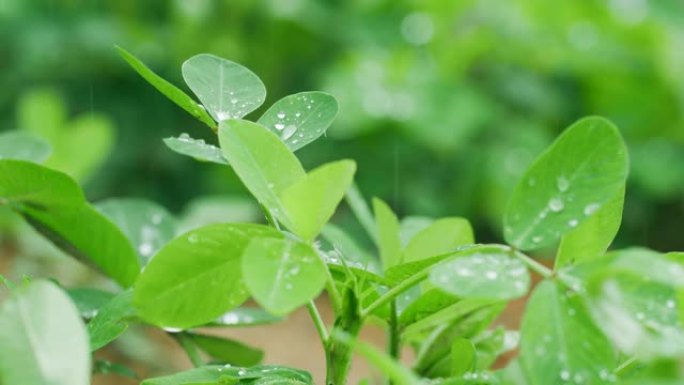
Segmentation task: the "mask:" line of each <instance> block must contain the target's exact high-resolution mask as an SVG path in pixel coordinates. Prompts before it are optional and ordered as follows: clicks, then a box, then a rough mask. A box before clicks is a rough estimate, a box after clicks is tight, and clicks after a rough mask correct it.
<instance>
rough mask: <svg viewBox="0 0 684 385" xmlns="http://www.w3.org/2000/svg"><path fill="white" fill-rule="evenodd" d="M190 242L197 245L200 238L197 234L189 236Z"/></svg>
mask: <svg viewBox="0 0 684 385" xmlns="http://www.w3.org/2000/svg"><path fill="white" fill-rule="evenodd" d="M188 242H190V243H197V242H199V236H198V235H197V234H190V235H188Z"/></svg>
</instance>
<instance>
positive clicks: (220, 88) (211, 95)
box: [182, 53, 266, 123]
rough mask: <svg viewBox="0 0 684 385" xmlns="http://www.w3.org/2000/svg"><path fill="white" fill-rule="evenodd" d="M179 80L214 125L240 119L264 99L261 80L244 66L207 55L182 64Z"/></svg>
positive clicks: (264, 91) (196, 56) (195, 57)
mask: <svg viewBox="0 0 684 385" xmlns="http://www.w3.org/2000/svg"><path fill="white" fill-rule="evenodd" d="M182 72H183V79H185V82H186V83H187V84H188V86H189V87H190V89H191V90H192V92H194V93H195V95H197V97H198V98H199V100H200V101H201V102H202V105H204V108H206V110H207V111H208V112H209V114H211V116H212V117H213V118H214V120H216V121H217V122H219V123H220V122H221V121H223V120H226V119H240V118H242V117H243V116H245V115H247V114H248V113H250V112H252V111H254V110H256V109H257V108H259V106H261V104H262V103H263V102H264V100H265V99H266V87H265V86H264V83H262V82H261V79H259V77H258V76H257V75H256V74H254V72H252V71H250V70H249V69H247V68H246V67H244V66H242V65H240V64H238V63H235V62H232V61H230V60H226V59H223V58H220V57H218V56H214V55H210V54H206V53H204V54H199V55H195V56H193V57H191V58H190V59H188V60H186V61H185V63H183V67H182Z"/></svg>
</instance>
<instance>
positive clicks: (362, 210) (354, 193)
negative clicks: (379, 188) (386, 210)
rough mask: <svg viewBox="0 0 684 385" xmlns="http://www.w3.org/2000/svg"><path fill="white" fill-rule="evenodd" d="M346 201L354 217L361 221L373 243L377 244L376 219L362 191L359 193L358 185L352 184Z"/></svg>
mask: <svg viewBox="0 0 684 385" xmlns="http://www.w3.org/2000/svg"><path fill="white" fill-rule="evenodd" d="M345 200H346V202H347V204H348V205H349V208H350V209H351V211H352V212H353V213H354V216H356V219H357V220H358V221H359V223H360V224H361V226H363V229H364V230H366V233H367V234H368V236H369V237H370V239H371V240H372V241H373V242H377V237H378V236H377V229H376V226H375V218H374V217H373V214H372V213H371V211H370V208H369V207H368V203H366V200H365V199H364V198H363V195H362V194H361V191H359V187H358V186H357V185H356V183H352V185H351V186H350V187H349V190H347V194H346V195H345Z"/></svg>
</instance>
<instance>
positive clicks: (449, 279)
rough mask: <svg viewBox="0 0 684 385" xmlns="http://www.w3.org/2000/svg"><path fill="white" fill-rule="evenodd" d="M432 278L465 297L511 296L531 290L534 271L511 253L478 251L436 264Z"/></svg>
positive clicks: (517, 296)
mask: <svg viewBox="0 0 684 385" xmlns="http://www.w3.org/2000/svg"><path fill="white" fill-rule="evenodd" d="M430 282H432V284H434V285H435V286H437V287H438V288H440V289H442V290H444V291H446V292H447V293H451V294H454V295H457V296H459V297H462V298H480V299H496V300H509V299H514V298H519V297H522V296H524V295H525V294H527V290H528V289H529V287H530V273H529V271H528V270H527V267H526V266H525V264H523V263H522V262H521V261H520V260H518V259H514V258H511V257H510V256H509V255H508V254H507V253H504V252H498V253H475V254H472V255H469V256H465V257H461V258H455V259H452V260H449V261H447V262H444V263H441V264H439V265H436V266H435V267H434V268H432V271H431V272H430Z"/></svg>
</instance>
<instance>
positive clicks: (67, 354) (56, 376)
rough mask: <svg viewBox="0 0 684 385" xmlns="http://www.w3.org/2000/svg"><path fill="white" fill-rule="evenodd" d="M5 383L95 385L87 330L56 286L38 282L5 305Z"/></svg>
mask: <svg viewBox="0 0 684 385" xmlns="http://www.w3.org/2000/svg"><path fill="white" fill-rule="evenodd" d="M0 382H2V383H3V384H51V385H87V384H90V351H89V350H88V336H87V334H86V331H85V325H83V321H81V318H80V316H79V314H78V310H77V309H76V307H75V306H74V304H73V303H71V301H70V300H69V297H68V296H67V295H66V294H65V293H64V292H63V291H62V290H60V289H59V288H58V287H57V286H55V285H54V284H53V283H51V282H48V281H40V280H39V281H33V282H32V283H30V284H29V285H28V287H23V288H21V289H18V290H16V291H14V293H13V295H12V297H11V298H9V299H8V300H7V301H6V302H5V303H4V304H3V307H2V310H0Z"/></svg>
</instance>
